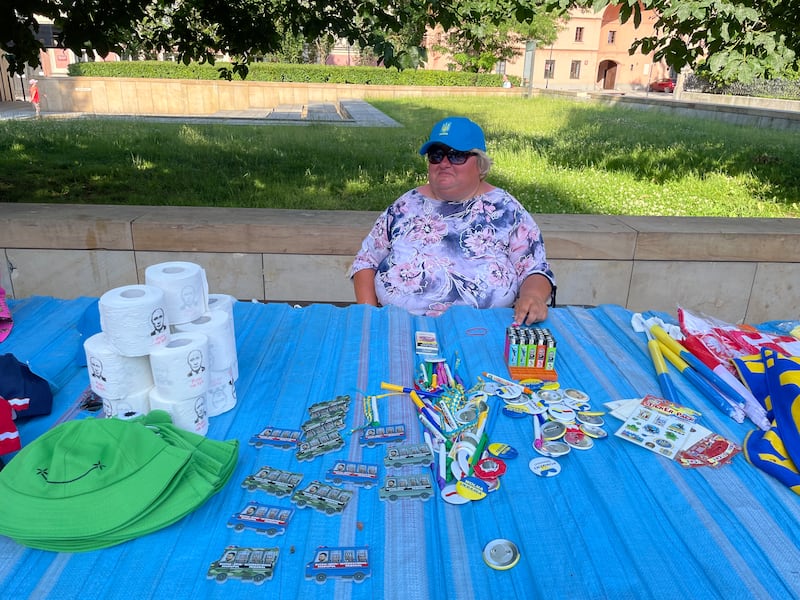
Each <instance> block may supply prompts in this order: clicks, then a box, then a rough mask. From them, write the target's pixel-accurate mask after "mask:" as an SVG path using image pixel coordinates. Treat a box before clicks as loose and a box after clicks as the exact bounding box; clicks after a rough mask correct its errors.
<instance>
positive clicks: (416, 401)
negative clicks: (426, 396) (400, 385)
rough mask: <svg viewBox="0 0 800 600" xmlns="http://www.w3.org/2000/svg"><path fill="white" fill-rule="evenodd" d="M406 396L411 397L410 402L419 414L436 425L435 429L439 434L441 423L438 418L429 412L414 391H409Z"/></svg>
mask: <svg viewBox="0 0 800 600" xmlns="http://www.w3.org/2000/svg"><path fill="white" fill-rule="evenodd" d="M408 395H409V396H410V397H411V401H412V402H413V403H414V404H415V405H416V407H417V410H419V412H420V414H422V415H425V416H426V417H427V419H428V420H429V421H430V422H431V423H433V424H434V425H436V428H437V429H438V430H439V432H440V433H441V431H442V430H441V427H442V422H441V420H440V419H439V416H438V415H436V413H435V412H434V411H433V410H431V409H430V408H429V407H428V406H427V405H426V404H425V403H424V402H423V401H422V398H420V397H419V394H417V391H416V390H411V391H410V392H409V393H408Z"/></svg>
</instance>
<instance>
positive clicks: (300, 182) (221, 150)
mask: <svg viewBox="0 0 800 600" xmlns="http://www.w3.org/2000/svg"><path fill="white" fill-rule="evenodd" d="M372 104H373V105H375V106H377V107H378V108H379V109H380V110H382V111H384V112H385V113H386V114H388V115H389V116H391V117H392V118H394V119H395V120H397V121H399V122H400V123H402V124H403V125H404V126H403V127H402V128H388V129H386V128H362V127H340V126H335V125H321V124H315V125H309V126H281V125H269V126H259V125H253V126H250V125H247V126H239V125H195V124H181V123H174V124H172V123H170V124H164V123H149V122H146V121H143V120H119V119H102V118H96V119H74V120H55V119H42V120H39V121H2V122H0V156H2V160H0V201H5V202H67V203H96V204H149V205H176V206H177V205H184V206H187V205H188V206H236V207H269V208H294V209H307V210H308V209H311V210H314V209H333V210H342V209H348V210H376V211H377V210H382V209H383V208H385V207H386V206H387V205H388V204H389V203H390V202H391V201H392V200H394V199H395V198H396V197H397V196H399V195H400V194H401V193H402V192H404V191H406V190H407V189H409V188H411V187H414V186H416V185H419V184H421V183H422V182H424V180H425V173H426V165H425V162H424V160H423V158H422V157H420V156H419V155H418V154H417V150H418V148H419V146H420V145H421V144H422V142H423V141H424V140H425V139H426V137H427V135H428V133H429V131H430V129H431V126H432V125H433V123H435V122H436V121H438V120H439V119H441V118H443V117H445V116H447V115H450V114H459V115H465V116H469V117H470V118H472V119H474V120H476V121H477V122H478V123H480V124H481V125H482V126H483V127H484V130H485V132H486V136H487V144H488V151H489V155H490V156H492V157H493V158H494V160H495V166H494V168H493V169H492V172H491V173H490V175H489V180H490V181H491V182H492V183H494V184H495V185H499V186H501V187H504V188H506V189H508V190H509V191H511V193H512V194H514V195H515V196H516V197H517V198H518V199H519V200H520V201H521V202H522V203H523V204H524V205H525V206H526V207H527V208H528V209H529V210H530V211H531V212H533V213H575V214H624V215H684V216H726V217H786V216H789V217H798V216H800V135H797V133H796V132H785V131H778V130H771V129H761V128H757V127H742V126H736V125H730V124H726V123H722V122H718V121H707V120H702V119H697V118H689V117H676V116H668V115H665V114H660V113H655V112H652V113H651V112H647V111H639V110H634V109H627V108H623V107H606V106H601V105H599V104H595V103H591V102H586V103H581V102H575V101H570V100H563V99H555V98H535V99H526V98H487V99H475V98H470V97H449V98H431V99H405V100H394V101H374V102H372Z"/></svg>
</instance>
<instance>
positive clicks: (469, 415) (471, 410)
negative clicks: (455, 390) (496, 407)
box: [456, 404, 478, 425]
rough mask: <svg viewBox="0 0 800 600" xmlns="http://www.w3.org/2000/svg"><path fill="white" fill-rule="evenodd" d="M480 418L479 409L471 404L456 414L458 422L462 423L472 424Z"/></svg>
mask: <svg viewBox="0 0 800 600" xmlns="http://www.w3.org/2000/svg"><path fill="white" fill-rule="evenodd" d="M477 418H478V409H477V408H476V407H475V406H474V405H471V404H468V405H467V406H465V407H464V408H462V409H461V410H460V411H458V412H457V413H456V421H458V422H459V423H461V424H462V425H463V424H464V423H472V422H473V421H475V420H477Z"/></svg>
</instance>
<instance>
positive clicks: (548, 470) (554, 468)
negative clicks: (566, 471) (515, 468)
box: [528, 456, 561, 477]
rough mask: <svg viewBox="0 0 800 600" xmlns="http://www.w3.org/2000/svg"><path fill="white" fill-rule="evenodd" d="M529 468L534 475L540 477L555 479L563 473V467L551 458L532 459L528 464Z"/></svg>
mask: <svg viewBox="0 0 800 600" xmlns="http://www.w3.org/2000/svg"><path fill="white" fill-rule="evenodd" d="M528 467H529V468H530V470H531V471H533V474H534V475H538V476H539V477H555V476H556V475H558V474H559V473H561V465H560V464H558V462H556V461H555V460H553V459H552V458H549V457H544V456H539V457H537V458H532V459H531V462H529V463H528Z"/></svg>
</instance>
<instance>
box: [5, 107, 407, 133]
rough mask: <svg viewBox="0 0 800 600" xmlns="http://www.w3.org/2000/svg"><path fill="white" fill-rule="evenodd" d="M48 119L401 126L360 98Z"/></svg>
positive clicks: (28, 114)
mask: <svg viewBox="0 0 800 600" xmlns="http://www.w3.org/2000/svg"><path fill="white" fill-rule="evenodd" d="M42 116H43V117H44V118H48V119H55V118H62V119H63V118H76V117H78V118H79V117H88V116H98V117H102V118H108V119H147V120H148V121H156V122H162V123H170V122H175V121H180V122H182V123H186V122H190V123H224V124H227V125H310V124H312V123H327V124H336V125H348V126H353V127H401V125H400V123H398V122H397V121H395V120H394V119H392V118H391V117H389V116H388V115H385V114H384V113H382V112H381V111H379V110H378V109H377V108H375V107H374V106H372V105H371V104H369V103H368V102H365V101H364V100H341V101H339V102H338V103H312V104H308V105H299V104H298V105H284V106H278V107H276V108H264V109H250V110H223V111H219V112H217V113H214V114H212V115H205V116H197V115H115V114H103V115H92V114H88V113H48V112H45V111H42ZM34 118H35V113H34V110H33V106H32V105H31V103H30V102H20V101H17V102H0V120H6V119H34Z"/></svg>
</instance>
